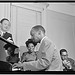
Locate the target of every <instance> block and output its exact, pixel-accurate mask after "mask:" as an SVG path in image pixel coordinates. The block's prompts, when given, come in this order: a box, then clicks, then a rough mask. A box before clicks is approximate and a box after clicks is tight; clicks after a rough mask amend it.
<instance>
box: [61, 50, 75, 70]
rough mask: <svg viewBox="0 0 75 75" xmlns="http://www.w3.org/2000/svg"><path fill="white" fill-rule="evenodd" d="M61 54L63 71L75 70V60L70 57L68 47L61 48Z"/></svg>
mask: <svg viewBox="0 0 75 75" xmlns="http://www.w3.org/2000/svg"><path fill="white" fill-rule="evenodd" d="M60 56H61V59H62V65H63V67H64V68H63V71H75V61H74V60H73V59H72V58H69V57H68V52H67V50H66V49H61V50H60Z"/></svg>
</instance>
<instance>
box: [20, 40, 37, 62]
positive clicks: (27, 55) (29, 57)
mask: <svg viewBox="0 0 75 75" xmlns="http://www.w3.org/2000/svg"><path fill="white" fill-rule="evenodd" d="M36 44H37V43H35V42H33V40H32V39H28V40H27V41H26V47H27V49H28V52H24V53H23V54H22V57H21V62H22V63H23V62H28V61H34V60H36V53H35V52H34V49H35V46H36Z"/></svg>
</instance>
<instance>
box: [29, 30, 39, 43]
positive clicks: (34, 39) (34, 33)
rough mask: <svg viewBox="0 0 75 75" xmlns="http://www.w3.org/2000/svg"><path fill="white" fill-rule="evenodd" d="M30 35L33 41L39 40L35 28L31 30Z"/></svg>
mask: <svg viewBox="0 0 75 75" xmlns="http://www.w3.org/2000/svg"><path fill="white" fill-rule="evenodd" d="M30 35H31V38H32V39H33V41H34V42H39V41H40V35H39V32H38V31H37V32H36V31H35V30H31V32H30Z"/></svg>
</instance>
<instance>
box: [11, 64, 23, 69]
mask: <svg viewBox="0 0 75 75" xmlns="http://www.w3.org/2000/svg"><path fill="white" fill-rule="evenodd" d="M12 67H13V68H17V67H18V68H19V67H22V63H15V64H13V65H12Z"/></svg>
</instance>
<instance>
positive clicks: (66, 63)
mask: <svg viewBox="0 0 75 75" xmlns="http://www.w3.org/2000/svg"><path fill="white" fill-rule="evenodd" d="M63 65H64V66H65V67H66V68H67V69H72V66H71V63H70V61H66V60H64V61H63Z"/></svg>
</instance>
